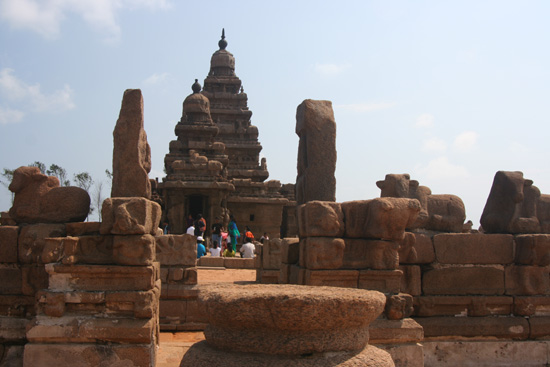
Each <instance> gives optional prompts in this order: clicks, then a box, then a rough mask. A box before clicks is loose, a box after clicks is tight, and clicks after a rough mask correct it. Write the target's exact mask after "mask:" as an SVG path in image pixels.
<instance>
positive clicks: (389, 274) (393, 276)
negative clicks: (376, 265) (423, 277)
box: [357, 270, 403, 293]
mask: <svg viewBox="0 0 550 367" xmlns="http://www.w3.org/2000/svg"><path fill="white" fill-rule="evenodd" d="M402 276H403V272H402V271H401V270H361V271H359V281H358V283H357V287H358V288H361V289H371V290H376V291H379V292H383V293H399V292H400V290H401V289H400V288H401V277H402Z"/></svg>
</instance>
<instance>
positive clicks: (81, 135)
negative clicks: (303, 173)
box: [0, 0, 550, 226]
mask: <svg viewBox="0 0 550 367" xmlns="http://www.w3.org/2000/svg"><path fill="white" fill-rule="evenodd" d="M549 19H550V2H548V1H501V0H499V1H479V0H476V1H454V2H451V1H345V0H343V1H296V0H294V1H277V2H274V1H270V2H264V1H239V0H234V1H227V0H226V1H201V2H199V1H170V0H134V1H132V0H111V1H109V0H40V1H39V0H0V169H1V168H17V167H19V166H21V165H26V164H29V163H31V162H33V161H37V160H38V161H42V162H44V163H45V164H46V165H48V166H49V165H50V164H52V163H55V164H58V165H60V166H62V167H64V168H65V169H66V170H67V171H68V172H69V173H71V175H72V174H73V173H77V172H81V171H88V172H90V173H91V174H92V176H93V177H94V179H95V180H96V181H97V182H98V181H101V180H104V181H106V177H105V175H104V171H105V169H106V168H109V169H111V164H112V131H113V128H114V126H115V123H116V120H117V118H118V114H119V110H120V103H121V99H122V95H123V92H124V90H125V89H128V88H141V90H142V91H143V96H144V103H145V129H146V131H147V135H148V141H149V144H150V145H151V150H152V159H153V171H152V172H151V175H150V176H151V177H159V178H162V176H163V173H162V172H163V165H164V163H163V162H164V155H165V154H166V153H167V152H168V145H169V142H170V141H171V140H174V139H175V134H174V127H175V125H176V123H177V121H178V120H179V119H180V117H181V112H182V111H181V107H182V102H183V100H184V99H185V97H186V96H187V95H189V94H190V93H191V85H192V84H193V82H194V79H195V78H197V79H199V82H201V84H202V82H203V80H204V78H205V77H206V76H207V74H208V71H209V66H210V57H211V56H212V53H214V52H215V51H216V50H217V49H218V46H217V43H218V40H219V39H220V35H221V29H222V28H225V31H226V37H227V38H226V39H227V41H228V47H227V50H228V51H230V52H231V53H233V55H234V56H235V58H236V73H237V75H238V76H239V77H240V79H241V80H242V82H243V86H244V90H245V92H246V93H247V94H248V97H249V100H248V102H249V108H250V109H251V110H252V112H253V116H252V123H253V124H254V125H256V126H258V128H259V131H260V137H259V139H260V142H261V144H262V146H263V151H262V156H265V157H266V158H267V164H268V169H269V172H270V179H275V180H280V181H281V182H282V183H290V182H294V181H295V178H296V156H297V147H298V137H297V136H296V134H295V132H294V129H295V124H296V117H295V116H296V107H297V106H298V105H299V104H300V103H301V102H302V101H303V100H304V99H307V98H311V99H325V100H330V101H332V103H333V108H334V114H335V118H336V123H337V137H336V139H337V150H338V161H337V170H336V179H337V195H336V196H337V200H338V201H348V200H356V199H370V198H374V197H378V196H379V195H380V190H379V189H378V188H377V187H376V181H377V180H381V179H383V178H384V176H385V175H386V174H387V173H410V175H411V178H412V179H416V180H418V181H419V182H420V184H422V185H426V186H428V187H430V188H431V189H432V192H433V193H434V194H455V195H458V196H460V197H461V198H462V200H463V201H464V203H465V205H466V214H467V217H468V219H471V220H472V221H473V222H474V224H475V226H477V225H478V223H479V217H480V215H481V211H482V210H483V207H484V205H485V201H486V198H487V195H488V193H489V190H490V188H491V184H492V180H493V177H494V174H495V172H496V171H498V170H520V171H523V173H524V175H525V177H527V178H530V179H532V180H534V184H535V185H536V186H538V187H539V188H540V189H541V191H542V192H543V193H550V167H549V166H548V161H547V160H548V158H549V151H550V147H549V146H548V142H547V139H548V138H549V135H550V134H549V132H550V127H549V125H550V110H549V106H550V102H549V100H550V66H549V65H550V47H549V45H550V21H549ZM105 193H107V192H105ZM10 205H11V204H10V194H9V192H8V190H7V189H5V188H4V187H3V186H2V187H0V210H8V209H9V207H10Z"/></svg>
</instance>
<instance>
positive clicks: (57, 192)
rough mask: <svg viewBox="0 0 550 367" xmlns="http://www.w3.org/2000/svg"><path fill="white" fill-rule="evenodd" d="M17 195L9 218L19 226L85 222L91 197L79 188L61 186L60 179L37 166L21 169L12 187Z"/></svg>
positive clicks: (15, 174) (14, 176)
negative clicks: (24, 224) (45, 173)
mask: <svg viewBox="0 0 550 367" xmlns="http://www.w3.org/2000/svg"><path fill="white" fill-rule="evenodd" d="M9 189H10V191H11V192H13V193H14V194H15V197H14V201H13V205H12V207H11V209H10V212H9V213H10V217H11V218H12V219H14V220H15V221H16V222H17V223H66V222H82V221H83V220H84V219H86V217H87V216H88V212H89V210H90V195H88V193H87V192H86V190H84V189H81V188H80V187H73V186H69V187H60V186H59V179H57V177H53V176H46V175H44V174H42V173H41V172H40V170H39V169H38V167H19V168H18V169H16V170H15V172H14V173H13V180H12V182H11V184H10V186H9Z"/></svg>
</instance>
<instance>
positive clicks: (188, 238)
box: [155, 234, 202, 266]
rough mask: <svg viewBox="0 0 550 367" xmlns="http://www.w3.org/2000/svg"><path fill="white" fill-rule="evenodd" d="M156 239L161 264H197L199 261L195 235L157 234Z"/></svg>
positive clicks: (157, 253)
mask: <svg viewBox="0 0 550 367" xmlns="http://www.w3.org/2000/svg"><path fill="white" fill-rule="evenodd" d="M155 240H156V256H157V261H158V262H160V263H161V265H184V266H195V263H196V261H197V240H196V238H195V236H192V235H189V234H183V235H165V236H157V237H155ZM201 260H202V259H201Z"/></svg>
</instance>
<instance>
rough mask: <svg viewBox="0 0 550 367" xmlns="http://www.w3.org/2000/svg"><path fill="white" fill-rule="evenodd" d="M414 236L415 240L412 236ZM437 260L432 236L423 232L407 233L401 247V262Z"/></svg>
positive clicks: (424, 262)
mask: <svg viewBox="0 0 550 367" xmlns="http://www.w3.org/2000/svg"><path fill="white" fill-rule="evenodd" d="M411 235H412V236H414V241H413V240H412V238H411ZM434 261H435V249H434V245H433V242H432V237H430V236H428V235H425V234H422V233H410V232H407V233H405V239H404V240H403V241H402V242H401V243H400V247H399V263H401V264H430V263H432V262H434Z"/></svg>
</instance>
